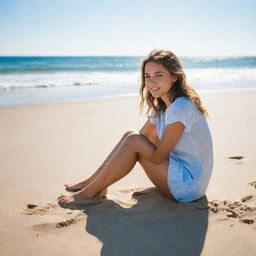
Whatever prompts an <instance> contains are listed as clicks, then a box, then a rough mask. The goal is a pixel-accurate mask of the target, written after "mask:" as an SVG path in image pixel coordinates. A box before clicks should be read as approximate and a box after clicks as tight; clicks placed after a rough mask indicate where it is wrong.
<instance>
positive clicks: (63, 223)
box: [23, 202, 85, 232]
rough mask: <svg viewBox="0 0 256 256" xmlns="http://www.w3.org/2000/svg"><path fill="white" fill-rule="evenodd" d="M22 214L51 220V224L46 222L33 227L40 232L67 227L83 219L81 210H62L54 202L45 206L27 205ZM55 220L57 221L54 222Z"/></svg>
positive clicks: (83, 214) (83, 215)
mask: <svg viewBox="0 0 256 256" xmlns="http://www.w3.org/2000/svg"><path fill="white" fill-rule="evenodd" d="M23 214H26V215H41V216H45V217H47V220H49V219H51V220H53V222H46V223H43V224H38V225H34V226H33V229H35V230H37V231H41V232H44V231H48V230H53V229H55V228H63V227H68V226H70V225H72V224H75V223H77V222H78V221H80V220H82V219H85V213H84V212H83V211H82V210H73V211H71V210H70V209H63V208H61V207H59V205H58V204H57V203H55V202H53V203H47V204H27V206H26V207H25V208H24V209H23ZM48 217H49V218H48ZM56 219H58V221H56ZM54 220H55V222H54Z"/></svg>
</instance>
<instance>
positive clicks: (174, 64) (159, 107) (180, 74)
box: [139, 49, 209, 117]
mask: <svg viewBox="0 0 256 256" xmlns="http://www.w3.org/2000/svg"><path fill="white" fill-rule="evenodd" d="M148 62H156V63H160V64H161V65H162V66H163V67H164V68H166V69H167V70H168V71H169V73H170V74H171V75H176V77H177V80H176V81H175V82H173V84H172V86H171V88H170V90H169V92H168V95H169V96H170V101H171V102H173V101H174V100H175V99H177V98H178V97H185V98H187V99H189V100H192V101H193V102H194V103H195V104H196V106H197V107H198V109H199V110H200V111H201V112H202V113H203V114H204V115H205V116H207V117H209V113H208V111H207V109H206V108H205V107H204V106H203V104H202V101H201V99H200V97H199V95H198V94H197V93H196V91H195V90H194V89H193V88H192V87H191V86H189V85H188V83H187V81H186V75H185V73H184V71H183V68H182V65H181V63H180V61H179V59H178V58H177V56H176V55H175V54H174V53H173V52H171V51H169V50H163V49H154V50H153V51H151V52H150V53H149V54H148V55H147V56H146V57H144V58H143V59H142V63H141V86H140V104H139V107H140V113H142V112H143V108H144V105H145V103H146V105H147V107H148V109H147V112H146V114H147V115H149V114H148V113H149V111H150V110H154V111H155V113H156V116H158V115H159V113H160V112H162V111H165V110H166V108H167V107H166V105H165V103H164V101H163V100H162V99H161V98H160V97H159V98H156V99H155V98H154V97H153V96H152V95H151V93H150V92H149V90H148V89H147V88H146V86H145V66H146V64H147V63H148Z"/></svg>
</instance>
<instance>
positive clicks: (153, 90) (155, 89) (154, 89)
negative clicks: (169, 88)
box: [151, 87, 160, 92]
mask: <svg viewBox="0 0 256 256" xmlns="http://www.w3.org/2000/svg"><path fill="white" fill-rule="evenodd" d="M159 89H160V87H158V88H153V89H151V91H152V92H155V91H158V90H159Z"/></svg>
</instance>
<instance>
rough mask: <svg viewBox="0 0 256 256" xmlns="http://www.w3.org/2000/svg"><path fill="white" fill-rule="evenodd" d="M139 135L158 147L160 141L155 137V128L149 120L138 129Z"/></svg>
mask: <svg viewBox="0 0 256 256" xmlns="http://www.w3.org/2000/svg"><path fill="white" fill-rule="evenodd" d="M139 133H140V134H142V135H144V136H145V137H147V138H148V139H149V140H150V141H151V142H152V143H153V144H155V145H156V146H157V147H158V146H159V144H160V140H159V138H158V135H157V126H156V125H154V124H152V123H151V122H150V121H149V120H147V122H146V123H145V124H144V126H143V127H142V128H141V129H140V131H139Z"/></svg>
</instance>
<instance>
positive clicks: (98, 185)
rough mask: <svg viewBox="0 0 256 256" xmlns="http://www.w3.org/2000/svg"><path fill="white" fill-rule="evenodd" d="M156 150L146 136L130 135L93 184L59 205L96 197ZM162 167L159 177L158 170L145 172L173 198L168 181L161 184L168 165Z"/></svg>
mask: <svg viewBox="0 0 256 256" xmlns="http://www.w3.org/2000/svg"><path fill="white" fill-rule="evenodd" d="M154 150H155V145H154V144H153V143H152V142H151V141H150V140H148V139H147V138H146V137H145V136H143V135H140V134H138V133H137V134H135V133H132V134H130V135H128V136H127V137H126V139H125V140H124V141H123V142H122V143H121V145H120V147H119V150H117V152H116V154H114V155H113V157H112V159H110V161H109V162H108V164H107V165H106V166H105V168H104V169H103V170H102V171H101V173H100V174H99V175H98V176H97V178H96V179H95V180H94V182H93V183H92V184H90V185H89V186H88V187H86V188H84V189H83V190H81V191H80V192H78V193H76V194H74V195H72V196H61V197H59V203H61V204H64V205H68V204H71V205H72V203H75V202H76V201H81V200H86V199H91V198H93V197H95V196H96V195H97V194H98V193H100V192H101V191H102V190H103V189H105V188H107V187H108V186H110V185H111V184H113V183H115V182H116V181H118V180H120V179H121V178H123V177H124V176H126V175H127V174H128V173H129V172H130V171H131V170H132V169H133V167H134V165H135V164H136V162H137V161H138V159H139V158H140V157H143V155H149V154H150V153H152V152H153V151H154ZM156 166H157V165H156ZM159 166H160V165H159ZM160 167H161V169H160ZM160 167H159V168H158V169H160V173H161V175H158V170H155V171H154V170H152V169H150V168H149V169H146V168H145V169H144V170H145V171H146V172H154V175H150V174H148V176H149V177H151V178H150V179H151V180H152V179H156V180H154V181H153V183H154V184H155V185H157V186H159V191H160V192H162V193H163V194H164V195H165V196H168V197H169V198H173V197H172V194H171V192H170V190H169V188H168V185H167V182H166V180H165V181H164V182H161V180H162V178H163V177H164V176H163V175H162V174H163V173H165V177H166V176H167V168H168V164H167V163H165V164H162V165H161V166H160Z"/></svg>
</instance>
